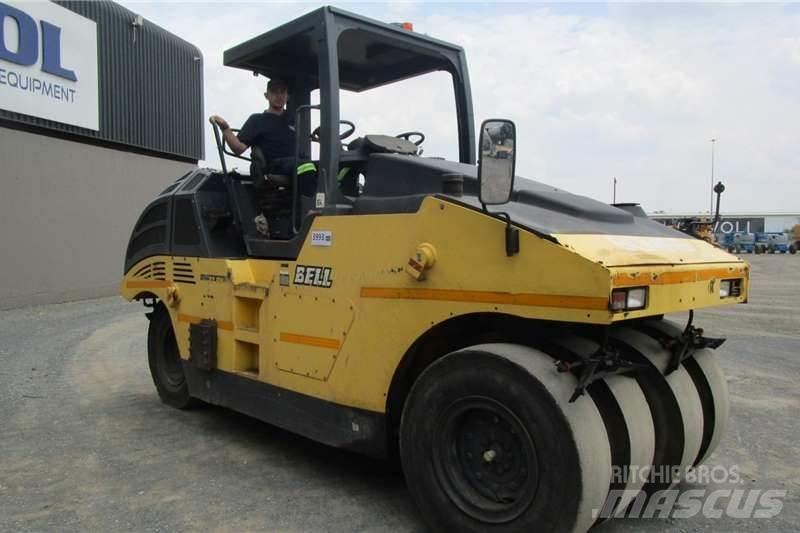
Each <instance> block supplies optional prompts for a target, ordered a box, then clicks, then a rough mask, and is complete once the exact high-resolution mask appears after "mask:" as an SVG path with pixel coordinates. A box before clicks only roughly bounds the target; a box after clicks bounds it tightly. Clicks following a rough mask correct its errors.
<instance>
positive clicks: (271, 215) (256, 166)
mask: <svg viewBox="0 0 800 533" xmlns="http://www.w3.org/2000/svg"><path fill="white" fill-rule="evenodd" d="M268 169H269V164H268V162H267V159H266V158H265V157H264V153H263V152H262V151H261V149H260V148H259V147H258V146H251V147H250V179H251V180H252V181H253V192H254V195H253V196H254V197H253V202H254V204H255V206H256V210H257V211H259V212H260V213H262V214H263V215H264V216H265V217H266V219H267V223H268V225H269V228H270V234H271V236H272V237H274V238H289V237H290V235H288V234H287V235H284V234H285V233H286V232H287V231H288V228H290V227H291V218H292V176H287V175H285V174H270V173H269V172H268Z"/></svg>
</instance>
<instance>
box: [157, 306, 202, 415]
mask: <svg viewBox="0 0 800 533" xmlns="http://www.w3.org/2000/svg"><path fill="white" fill-rule="evenodd" d="M147 362H148V364H149V366H150V376H151V377H152V378H153V384H154V385H155V386H156V391H158V396H159V397H160V398H161V401H163V402H164V403H166V404H167V405H171V406H172V407H176V408H178V409H188V408H191V407H193V406H195V405H197V404H198V403H199V401H198V400H196V399H195V398H192V397H191V396H190V395H189V386H188V384H187V383H186V376H185V375H184V373H183V363H182V359H181V356H180V353H179V352H178V343H177V342H176V341H175V332H174V330H173V329H172V320H171V319H170V316H169V312H168V311H167V308H166V307H164V304H162V303H159V304H158V305H156V307H155V308H154V309H153V312H152V314H151V315H150V327H149V328H148V330H147Z"/></svg>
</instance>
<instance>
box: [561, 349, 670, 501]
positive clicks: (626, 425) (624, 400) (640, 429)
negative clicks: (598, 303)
mask: <svg viewBox="0 0 800 533" xmlns="http://www.w3.org/2000/svg"><path fill="white" fill-rule="evenodd" d="M555 344H557V345H558V346H561V347H562V348H565V349H567V350H568V351H569V352H571V353H573V354H576V355H579V356H582V357H590V356H592V355H594V354H595V353H596V352H597V350H598V348H599V347H600V345H599V344H597V343H596V342H595V341H593V340H591V339H588V338H586V337H578V336H569V337H566V338H563V339H559V340H557V341H555ZM588 390H589V393H590V394H591V395H592V398H593V399H594V401H595V404H596V405H597V407H598V408H599V409H600V413H601V415H602V416H603V422H605V425H606V432H607V433H608V436H609V441H610V444H611V457H612V463H613V467H614V469H615V471H617V472H619V477H621V478H622V479H623V480H624V481H620V480H616V481H615V480H612V483H611V490H613V491H619V492H615V494H613V495H609V499H608V500H607V501H606V504H605V505H604V507H603V510H604V515H605V516H608V515H606V514H605V511H606V509H611V507H610V506H611V505H615V507H614V508H613V510H612V513H613V515H615V516H619V515H621V514H623V513H624V511H625V509H626V508H627V507H628V506H629V505H630V503H631V501H633V499H634V498H635V497H636V495H637V494H638V492H639V491H640V490H641V489H642V488H643V487H644V484H645V483H644V480H646V479H647V472H648V471H649V467H650V466H651V465H652V464H653V458H654V456H655V427H654V425H653V416H652V414H651V413H650V408H649V406H648V404H647V399H646V398H645V395H644V392H642V388H641V386H640V385H639V383H638V381H637V380H636V379H634V378H633V377H631V376H626V375H615V376H608V377H606V378H604V379H601V380H598V381H596V382H594V383H593V384H591V385H590V386H589V388H588ZM620 441H622V442H620ZM615 448H617V449H615ZM621 491H625V492H621ZM618 496H619V499H617V497H618ZM607 506H608V507H607Z"/></svg>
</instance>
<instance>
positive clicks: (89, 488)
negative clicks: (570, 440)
mask: <svg viewBox="0 0 800 533" xmlns="http://www.w3.org/2000/svg"><path fill="white" fill-rule="evenodd" d="M747 259H748V260H750V261H751V262H752V264H753V273H752V281H753V289H752V292H751V302H750V303H749V304H748V305H740V306H735V307H729V308H724V309H717V310H711V311H702V312H699V313H698V314H697V317H696V323H698V324H699V325H702V326H703V327H704V328H705V329H706V332H707V334H708V335H709V336H724V337H727V338H728V342H727V343H726V344H725V346H724V347H723V348H722V349H720V352H721V353H722V354H723V357H722V364H723V366H724V368H725V370H726V373H727V376H728V382H729V386H730V389H731V413H732V419H731V425H730V427H729V431H728V433H727V435H726V436H725V438H724V439H723V441H722V443H721V445H720V447H719V448H718V450H717V452H716V453H715V454H714V455H713V456H712V457H711V459H710V460H709V461H708V464H709V465H711V466H715V465H716V466H721V467H725V469H727V470H728V471H730V468H731V467H735V468H736V469H738V471H739V473H740V474H741V483H740V484H737V485H731V484H730V483H722V484H715V483H710V484H708V485H703V484H701V485H692V486H689V485H684V486H682V488H685V489H688V488H707V489H720V488H723V489H724V488H734V487H735V488H747V489H754V490H760V491H764V490H785V491H786V492H787V494H786V497H785V498H784V499H783V509H782V511H781V512H780V514H778V515H777V516H776V517H773V518H770V519H747V518H732V517H728V516H723V517H721V518H707V517H704V516H702V514H700V515H697V516H694V517H692V518H686V519H683V518H681V519H677V518H668V519H617V520H613V521H610V522H607V523H605V524H602V525H601V526H599V527H597V528H595V531H601V532H603V533H612V532H634V531H636V532H640V531H643V532H651V531H652V532H655V531H674V532H689V531H720V532H733V531H786V532H789V531H792V532H794V531H797V528H798V525H797V524H800V505H798V503H799V502H798V500H799V499H800V497H799V496H798V495H800V464H799V463H800V461H799V460H798V458H800V445H798V437H800V432H798V427H797V423H796V417H797V413H798V408H800V394H798V392H797V383H796V382H797V380H798V379H799V378H800V355H798V354H800V312H798V311H799V310H800V258H798V257H797V256H752V257H749V256H748V258H747ZM676 318H678V319H681V317H676ZM146 327H147V320H146V318H145V317H144V315H143V313H142V308H141V307H140V306H138V305H136V304H127V303H125V302H124V301H122V300H121V299H119V298H106V299H100V300H92V301H86V302H76V303H69V304H61V305H49V306H40V307H32V308H27V309H18V310H11V311H0V361H2V362H3V364H2V366H0V403H2V405H3V406H5V407H4V409H2V410H0V530H2V531H59V532H66V531H102V532H109V531H176V530H184V531H196V530H203V531H253V530H261V531H376V532H380V531H404V532H413V531H422V530H423V529H422V526H421V523H420V522H419V519H418V518H417V516H416V514H415V511H414V509H413V507H412V505H411V501H410V499H409V497H408V495H407V493H406V488H405V485H404V482H403V479H402V477H401V476H400V475H398V474H396V473H392V472H391V471H390V470H389V469H388V468H386V467H385V466H384V465H383V464H381V463H378V462H374V461H371V460H368V459H365V458H363V457H360V456H356V455H352V454H349V453H346V452H342V451H339V450H335V449H331V448H328V447H325V446H322V445H319V444H316V443H314V442H311V441H308V440H306V439H303V438H301V437H297V436H295V435H292V434H290V433H287V432H285V431H282V430H280V429H277V428H275V427H272V426H269V425H267V424H263V423H260V422H257V421H254V420H251V419H248V418H247V417H244V416H241V415H238V414H236V413H233V412H231V411H228V410H225V409H220V408H214V407H204V408H200V409H197V410H194V411H189V412H184V411H177V410H175V409H171V408H169V407H167V406H165V405H163V404H161V403H160V402H159V400H158V398H157V396H156V393H155V390H154V388H153V385H152V383H151V381H150V375H149V372H148V370H147V361H146V352H145V336H146V335H145V332H146ZM726 501H727V500H725V499H722V500H720V502H721V503H718V504H717V506H716V508H718V509H724V508H725V502H726Z"/></svg>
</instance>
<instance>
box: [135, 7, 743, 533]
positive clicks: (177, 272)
mask: <svg viewBox="0 0 800 533" xmlns="http://www.w3.org/2000/svg"><path fill="white" fill-rule="evenodd" d="M224 62H225V64H226V65H227V66H230V67H234V68H241V69H246V70H249V71H251V72H253V73H256V74H258V75H263V76H265V77H269V78H281V79H284V80H286V81H287V84H288V86H289V95H290V97H289V106H288V108H287V110H286V113H290V114H291V117H293V121H294V127H295V131H296V133H297V135H296V146H295V153H296V155H297V158H298V160H305V161H309V162H311V163H313V164H314V166H315V168H316V187H315V189H314V190H313V191H312V194H311V195H310V196H309V195H308V194H305V192H307V191H305V192H304V187H301V186H300V181H301V180H302V179H306V177H305V176H298V175H297V171H296V169H295V170H294V171H292V173H291V175H286V174H283V175H279V174H272V173H270V172H269V162H265V161H264V159H263V157H262V155H263V154H259V153H251V155H250V157H249V158H247V159H248V162H249V169H250V172H249V174H244V173H242V174H240V173H239V172H237V171H235V170H229V169H228V168H227V165H226V159H225V154H226V153H232V152H231V151H230V149H229V147H227V146H226V144H225V142H224V140H223V138H221V137H220V135H219V131H217V130H216V128H215V129H214V132H215V134H216V137H217V144H218V150H219V153H220V162H221V166H222V168H221V170H212V169H198V170H194V171H192V172H190V173H189V174H187V175H185V176H182V177H181V178H179V179H178V180H177V181H175V182H174V183H172V184H170V185H169V186H168V187H166V189H165V190H164V191H163V192H162V193H161V194H160V195H158V197H156V198H155V199H154V200H153V201H152V202H151V203H150V204H149V205H148V206H147V207H146V208H145V209H144V211H143V213H142V215H141V217H140V218H139V220H138V222H137V223H136V225H135V227H134V229H133V233H132V236H131V238H130V242H129V245H128V249H127V255H126V258H125V274H124V277H123V279H122V281H121V285H120V290H121V293H122V295H123V296H124V297H125V298H126V299H128V300H137V301H141V302H143V303H144V304H145V305H146V306H147V307H148V308H149V312H148V315H147V316H148V317H149V331H148V334H147V351H148V360H149V366H150V370H151V373H152V377H153V381H154V383H155V388H156V390H157V392H158V394H159V396H160V397H161V399H162V400H163V401H164V402H165V403H167V404H169V405H171V406H174V407H176V408H179V409H184V408H188V407H190V406H191V405H193V404H195V403H197V402H206V403H209V404H214V405H220V406H225V407H228V408H230V409H233V410H236V411H239V412H242V413H246V414H247V415H250V416H252V417H255V418H257V419H260V420H263V421H266V422H268V423H270V424H274V425H277V426H280V427H282V428H286V429H288V430H290V431H293V432H296V433H298V434H301V435H304V436H306V437H308V438H311V439H314V440H317V441H320V442H323V443H326V444H328V445H331V446H337V447H341V448H346V449H350V450H354V451H357V452H360V453H363V454H368V455H373V456H378V457H385V458H387V459H389V460H397V461H399V464H400V465H401V467H402V469H403V472H404V475H405V477H406V479H407V484H408V488H409V491H410V493H411V496H412V498H413V500H414V502H415V503H416V506H417V508H418V511H419V514H420V516H421V517H422V519H423V521H424V522H425V524H426V525H427V526H428V527H429V528H430V529H431V530H432V531H454V532H472V531H474V532H513V531H523V532H529V531H557V532H561V531H585V530H587V529H589V528H590V527H591V526H592V525H593V523H595V522H596V520H597V519H598V518H597V517H598V510H601V509H604V508H606V509H608V508H609V507H610V508H611V510H612V514H615V515H616V514H620V513H624V512H625V510H626V508H627V507H628V506H629V505H630V503H631V501H632V500H633V499H635V498H637V497H638V495H640V494H645V495H650V494H654V493H655V492H656V491H658V490H660V489H663V488H665V487H669V486H670V485H671V484H673V483H674V482H675V481H677V478H674V477H669V476H664V475H663V473H664V472H676V471H685V470H686V469H687V468H691V467H693V466H695V465H698V464H699V463H701V462H702V461H704V460H705V459H706V458H707V457H708V456H709V454H711V453H712V452H713V451H714V449H715V447H716V446H717V444H718V443H719V441H720V438H721V436H722V435H723V433H724V431H725V426H726V422H727V419H728V396H727V389H726V382H725V378H724V377H723V375H722V372H721V370H720V366H719V364H718V361H717V356H716V353H715V351H714V350H715V349H716V348H718V347H719V346H720V344H722V342H723V339H717V338H709V337H707V336H705V335H704V333H703V330H702V329H701V328H699V327H697V326H696V325H695V324H694V323H693V320H692V318H693V311H694V310H697V309H703V308H709V307H715V306H722V305H731V304H737V303H744V302H746V301H747V294H748V283H749V268H748V266H747V265H746V264H745V263H744V262H742V261H741V260H739V259H737V258H736V257H734V256H732V255H729V254H728V253H726V252H724V251H722V250H720V249H717V248H715V247H713V246H711V245H710V244H708V243H706V242H703V241H700V240H698V239H695V238H693V237H690V236H688V235H685V234H683V233H680V232H677V231H674V230H672V229H670V228H667V227H665V226H663V225H661V224H658V223H656V222H653V221H650V220H649V219H648V218H647V217H646V215H645V213H644V212H643V211H642V209H641V208H640V207H638V206H636V205H623V206H618V207H616V206H611V205H607V204H604V203H601V202H597V201H594V200H591V199H589V198H586V197H583V196H578V195H575V194H571V193H568V192H566V191H563V190H560V189H557V188H555V187H551V186H549V185H545V184H542V183H538V182H536V181H532V180H529V179H525V178H522V177H520V176H517V175H516V173H515V163H516V150H517V149H518V147H520V146H523V145H521V144H520V143H519V142H518V141H519V140H518V139H517V131H516V128H515V125H514V123H513V122H511V121H508V120H504V119H489V120H486V121H484V122H483V123H482V124H481V126H480V129H479V132H478V135H477V136H476V132H475V128H474V119H473V110H472V100H471V92H470V84H469V78H468V73H467V62H466V57H465V54H464V51H463V49H462V48H461V47H459V46H456V45H453V44H450V43H447V42H444V41H441V40H437V39H435V38H432V37H430V36H427V35H422V34H419V33H415V32H414V31H412V30H411V29H410V28H409V27H408V26H396V25H392V24H384V23H381V22H377V21H374V20H370V19H366V18H363V17H361V16H357V15H354V14H352V13H348V12H346V11H342V10H339V9H336V8H332V7H324V8H321V9H318V10H316V11H313V12H311V13H309V14H307V15H304V16H302V17H300V18H298V19H296V20H293V21H291V22H289V23H287V24H285V25H282V26H280V27H278V28H276V29H274V30H272V31H269V32H267V33H264V34H263V35H260V36H258V37H255V38H253V39H251V40H249V41H246V42H244V43H242V44H240V45H238V46H236V47H234V48H231V49H229V50H227V51H226V52H225V54H224ZM433 72H440V73H441V72H444V73H446V74H449V75H450V77H451V78H452V82H453V83H452V87H453V98H454V102H455V106H454V108H455V116H456V120H455V122H456V123H455V124H453V128H454V130H456V131H457V132H458V147H457V153H458V161H450V160H445V159H441V158H434V157H427V156H423V155H422V146H421V145H422V143H423V141H424V140H425V134H424V132H393V131H377V132H374V133H364V134H363V135H360V136H358V137H352V136H353V134H354V131H355V128H356V127H357V125H356V124H353V123H352V122H347V121H346V117H345V118H344V119H343V118H342V117H340V105H339V104H340V101H339V97H340V91H351V92H353V93H361V92H364V91H369V90H371V89H374V88H376V87H380V86H384V85H387V84H391V83H395V82H398V81H400V80H405V79H408V78H412V77H415V76H423V75H426V74H429V73H433ZM315 91H318V93H316V94H318V95H319V96H318V97H319V100H318V103H312V93H314V92H315ZM353 97H354V98H357V94H355V95H353ZM386 105H387V106H388V105H394V103H392V102H387V103H386ZM397 105H400V104H399V103H398V104H397ZM312 112H313V113H312ZM313 117H318V121H319V122H318V124H319V125H318V127H316V128H315V129H314V130H313V131H312V118H313ZM343 122H344V123H345V124H346V125H347V128H346V129H345V131H342V123H343ZM212 127H213V126H212ZM315 142H316V143H319V147H318V153H319V156H318V157H316V158H314V157H312V154H313V151H312V148H313V146H314V145H313V143H315ZM254 152H257V151H254ZM265 163H266V164H265ZM260 216H263V218H264V220H267V221H268V222H269V224H268V231H263V228H259V227H257V224H256V223H255V222H254V220H256V219H257V218H258V217H260ZM687 311H688V312H689V320H688V322H687V323H683V322H682V323H681V324H679V325H678V324H675V323H673V322H670V321H667V320H665V319H664V318H663V317H664V315H665V314H667V313H674V312H687ZM633 469H638V471H639V472H641V471H642V469H645V470H647V471H650V472H655V473H657V474H659V475H656V476H643V475H635V476H623V477H620V476H618V475H614V473H615V472H621V471H629V470H630V471H633ZM611 495H617V496H614V497H613V501H611V500H610V498H612V496H611ZM620 495H621V496H620ZM601 514H602V513H601Z"/></svg>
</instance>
